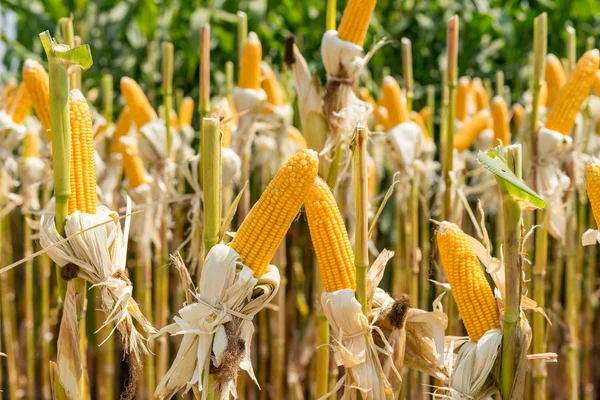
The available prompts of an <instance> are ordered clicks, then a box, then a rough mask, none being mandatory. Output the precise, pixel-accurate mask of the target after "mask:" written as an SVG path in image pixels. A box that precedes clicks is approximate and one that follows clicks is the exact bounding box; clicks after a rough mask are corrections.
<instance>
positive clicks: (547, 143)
mask: <svg viewBox="0 0 600 400" xmlns="http://www.w3.org/2000/svg"><path fill="white" fill-rule="evenodd" d="M572 144H573V141H572V139H571V138H570V137H569V136H565V135H563V134H561V133H559V132H556V131H552V130H550V129H547V128H541V129H540V130H539V131H538V149H537V151H538V169H537V176H536V178H537V181H536V189H537V193H538V194H539V195H540V196H541V197H542V198H543V199H544V200H546V213H547V215H548V217H549V219H548V222H549V225H548V229H549V232H550V233H551V234H552V236H554V237H555V238H557V239H559V240H561V241H563V240H564V238H565V233H566V232H565V231H566V224H567V216H566V207H565V204H564V203H563V195H564V193H565V191H566V190H567V189H568V188H569V185H570V183H571V180H570V179H569V177H568V176H567V175H566V174H565V173H564V172H563V170H562V168H561V165H560V164H561V161H562V160H563V158H564V157H565V155H566V154H567V153H568V152H569V151H571V150H572Z"/></svg>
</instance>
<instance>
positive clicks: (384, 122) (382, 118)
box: [373, 106, 393, 131]
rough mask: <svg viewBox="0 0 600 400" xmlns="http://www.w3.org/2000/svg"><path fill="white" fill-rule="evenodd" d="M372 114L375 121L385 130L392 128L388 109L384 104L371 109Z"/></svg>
mask: <svg viewBox="0 0 600 400" xmlns="http://www.w3.org/2000/svg"><path fill="white" fill-rule="evenodd" d="M373 115H374V116H375V121H377V123H378V124H380V125H381V126H383V129H384V130H385V131H388V130H389V129H392V128H393V126H392V123H391V122H390V115H389V113H388V110H387V108H385V107H384V106H377V107H376V108H375V109H374V110H373Z"/></svg>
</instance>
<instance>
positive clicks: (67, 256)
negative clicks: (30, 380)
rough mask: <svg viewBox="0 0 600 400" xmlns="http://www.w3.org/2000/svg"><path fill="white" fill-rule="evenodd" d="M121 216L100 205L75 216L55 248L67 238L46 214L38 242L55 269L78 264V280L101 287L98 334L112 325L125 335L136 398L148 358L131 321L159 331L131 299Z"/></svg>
mask: <svg viewBox="0 0 600 400" xmlns="http://www.w3.org/2000/svg"><path fill="white" fill-rule="evenodd" d="M129 207H130V206H129ZM117 217H118V214H117V213H116V212H113V211H110V209H109V208H108V207H105V206H99V207H98V210H97V213H96V214H85V213H80V212H79V211H76V212H75V213H73V214H72V215H70V216H68V217H67V221H66V225H65V234H66V236H67V237H69V240H68V241H65V242H62V243H60V244H57V243H59V242H60V241H61V240H63V239H64V238H63V237H62V236H61V235H60V234H59V233H58V231H57V230H56V225H55V221H54V216H53V215H49V214H46V215H44V216H43V217H42V221H41V230H40V243H41V245H42V247H43V248H44V249H47V254H48V255H49V256H50V258H51V259H52V260H53V261H54V262H55V263H56V264H58V265H59V266H60V267H65V266H66V265H67V264H75V265H76V266H77V267H78V269H77V276H78V277H79V278H82V279H84V280H86V281H87V282H90V283H91V284H92V287H94V286H97V287H98V288H99V290H100V305H101V308H102V310H103V311H104V312H105V313H106V314H107V317H106V320H105V321H104V322H103V324H102V326H101V327H100V329H103V328H106V327H109V326H110V325H111V324H114V328H113V329H112V331H111V334H112V333H113V332H114V331H115V329H117V330H119V332H120V333H121V344H122V346H123V350H124V352H125V354H126V355H127V356H128V357H129V365H130V373H131V377H130V381H129V383H128V387H127V388H126V393H127V395H132V394H133V393H135V385H136V381H137V378H138V377H139V374H140V373H141V368H142V355H143V354H148V348H147V347H146V339H145V338H144V337H143V336H142V334H141V333H140V332H139V331H138V330H137V328H136V326H135V325H134V323H133V321H134V320H135V321H137V323H138V324H139V325H140V326H141V327H142V329H143V331H145V332H147V333H154V332H156V331H155V329H154V328H153V327H152V325H151V324H150V323H149V322H148V320H147V319H146V318H145V317H144V315H143V314H142V313H141V311H140V309H139V307H138V305H137V303H136V302H135V300H134V299H133V298H132V293H133V286H132V285H131V282H130V281H129V278H128V272H127V269H126V266H125V263H126V258H127V237H128V231H129V218H126V222H125V231H124V232H123V231H122V230H121V225H120V223H119V221H118V220H117V219H116V218H117ZM88 228H91V229H88ZM71 329H72V328H71ZM100 329H99V330H100ZM109 336H110V334H109V335H108V336H107V338H108V337H109ZM105 340H106V339H105ZM73 351H75V350H73ZM77 351H78V347H77ZM60 370H61V368H60V363H59V371H60ZM62 380H63V378H62V377H61V381H62Z"/></svg>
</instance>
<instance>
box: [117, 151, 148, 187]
mask: <svg viewBox="0 0 600 400" xmlns="http://www.w3.org/2000/svg"><path fill="white" fill-rule="evenodd" d="M121 146H122V148H123V172H124V173H125V178H127V182H128V183H129V187H131V188H132V189H135V188H137V187H138V186H140V185H143V184H144V183H148V179H147V176H148V175H147V174H146V169H145V168H144V162H143V161H142V158H141V157H140V155H139V151H138V148H137V146H136V145H135V144H134V143H133V142H132V141H130V140H124V141H123V143H122V144H121Z"/></svg>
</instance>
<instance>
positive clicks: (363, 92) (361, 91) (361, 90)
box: [358, 86, 377, 110]
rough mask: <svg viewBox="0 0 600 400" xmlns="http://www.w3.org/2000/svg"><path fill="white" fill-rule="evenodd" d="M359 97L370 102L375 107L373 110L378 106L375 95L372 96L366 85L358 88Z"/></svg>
mask: <svg viewBox="0 0 600 400" xmlns="http://www.w3.org/2000/svg"><path fill="white" fill-rule="evenodd" d="M358 98H359V99H361V100H362V101H364V102H365V103H369V104H370V105H371V106H372V107H373V110H375V108H376V107H377V103H375V100H374V99H373V96H371V93H369V89H367V88H366V87H364V86H362V87H360V88H358Z"/></svg>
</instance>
